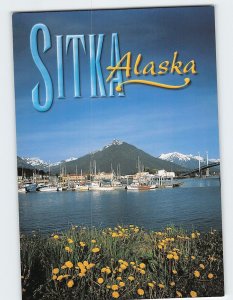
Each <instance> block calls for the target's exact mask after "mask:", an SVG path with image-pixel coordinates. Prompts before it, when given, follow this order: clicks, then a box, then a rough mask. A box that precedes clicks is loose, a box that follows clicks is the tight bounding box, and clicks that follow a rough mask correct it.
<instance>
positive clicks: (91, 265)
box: [87, 263, 95, 270]
mask: <svg viewBox="0 0 233 300" xmlns="http://www.w3.org/2000/svg"><path fill="white" fill-rule="evenodd" d="M94 266H95V264H93V263H89V265H88V266H87V270H90V269H91V268H93V267H94Z"/></svg>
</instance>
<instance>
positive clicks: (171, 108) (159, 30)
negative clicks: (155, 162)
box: [13, 6, 219, 162]
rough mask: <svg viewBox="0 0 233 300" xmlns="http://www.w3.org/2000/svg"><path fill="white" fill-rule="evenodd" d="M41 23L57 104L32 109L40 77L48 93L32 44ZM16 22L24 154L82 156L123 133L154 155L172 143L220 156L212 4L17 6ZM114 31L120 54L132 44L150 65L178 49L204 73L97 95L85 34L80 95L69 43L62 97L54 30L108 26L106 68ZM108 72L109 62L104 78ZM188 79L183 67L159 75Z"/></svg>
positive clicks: (54, 157) (17, 88) (98, 30)
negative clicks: (35, 9) (37, 9)
mask: <svg viewBox="0 0 233 300" xmlns="http://www.w3.org/2000/svg"><path fill="white" fill-rule="evenodd" d="M36 23H44V24H45V25H46V26H48V28H49V30H50V33H51V37H52V46H53V47H52V49H50V50H49V51H48V52H47V53H46V54H44V55H42V60H43V61H44V63H45V65H46V67H47V68H48V69H49V72H50V74H51V76H52V78H53V83H54V91H55V95H54V104H53V106H52V108H51V109H50V110H49V111H47V112H43V113H42V112H38V111H36V110H35V109H34V107H33V105H32V100H31V91H32V89H33V87H34V86H35V84H36V83H37V82H40V83H41V87H42V90H41V95H42V96H43V95H44V85H43V81H42V78H41V75H40V73H39V71H38V70H37V68H36V66H35V64H34V62H33V60H32V57H31V53H30V47H29V36H30V31H31V28H32V27H33V25H34V24H36ZM91 24H92V27H91ZM13 25H14V61H15V94H16V120H17V154H18V155H19V156H29V157H40V158H42V159H44V160H47V161H51V162H54V161H58V160H62V159H65V158H67V157H70V156H75V157H80V156H82V155H84V154H86V153H88V152H91V151H93V150H96V149H99V148H102V147H103V146H104V145H105V144H108V143H109V142H111V141H112V140H113V139H115V138H117V139H120V140H123V141H126V142H128V143H130V144H133V145H135V146H137V147H138V148H141V149H143V150H144V151H146V152H148V153H150V154H152V155H154V156H159V155H160V154H161V153H166V152H173V151H178V152H182V153H186V154H189V153H192V154H197V153H198V152H200V153H202V154H203V155H204V153H205V151H206V150H208V151H209V156H210V157H214V158H218V157H219V147H218V143H219V141H218V111H217V87H216V63H215V32H214V9H213V7H210V6H206V7H184V8H156V9H153V8H150V9H133V10H129V9H128V10H100V11H92V12H90V11H78V12H51V13H19V14H15V15H14V17H13ZM114 32H117V33H118V35H119V40H120V50H121V55H123V54H124V53H126V52H127V51H131V52H132V55H133V60H134V59H135V58H136V56H137V54H138V53H141V54H142V55H143V62H142V65H145V64H146V63H148V62H149V61H150V60H154V61H155V62H157V63H160V62H161V61H163V60H169V59H170V60H171V59H172V57H173V52H174V51H178V52H179V58H180V59H181V60H182V61H184V62H188V61H189V60H191V59H195V60H196V63H197V70H198V74H197V75H191V76H190V78H191V80H192V84H191V85H190V86H189V87H188V88H185V89H182V90H176V91H175V90H165V89H159V88H155V87H149V86H143V85H127V86H125V95H126V96H125V97H117V96H116V97H113V98H109V97H106V98H96V99H94V98H91V97H90V74H89V55H88V54H89V52H88V50H89V49H88V36H86V45H87V54H86V55H85V54H84V53H83V52H82V51H81V52H80V60H81V87H82V98H80V99H75V98H74V97H73V66H72V51H70V52H69V53H68V54H67V55H66V56H65V58H64V69H65V94H66V98H65V99H63V100H61V99H57V77H56V76H57V75H56V44H55V35H60V34H63V35H67V34H86V35H88V34H90V33H96V34H99V33H104V34H105V40H104V46H103V47H104V48H103V55H102V67H103V69H105V68H106V67H107V66H108V65H110V48H111V34H112V33H114ZM39 41H40V42H41V36H40V37H39ZM41 45H42V43H41ZM41 47H42V46H41ZM107 75H108V71H107V70H105V71H104V76H105V78H106V77H107ZM183 79H184V77H183V76H179V75H166V76H160V77H159V76H157V77H156V80H157V81H159V82H164V83H170V84H182V83H183ZM154 80H155V78H154ZM108 89H109V86H108V84H106V90H108Z"/></svg>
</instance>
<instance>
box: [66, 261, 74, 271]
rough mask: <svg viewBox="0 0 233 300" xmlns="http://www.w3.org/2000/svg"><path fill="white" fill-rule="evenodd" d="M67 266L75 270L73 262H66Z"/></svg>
mask: <svg viewBox="0 0 233 300" xmlns="http://www.w3.org/2000/svg"><path fill="white" fill-rule="evenodd" d="M65 266H66V267H67V268H69V269H71V268H73V266H74V265H73V264H72V262H71V261H69V260H68V261H67V262H65Z"/></svg>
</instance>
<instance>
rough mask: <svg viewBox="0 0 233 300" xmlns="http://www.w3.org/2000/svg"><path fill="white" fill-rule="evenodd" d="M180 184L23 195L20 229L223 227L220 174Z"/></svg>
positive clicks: (27, 230) (20, 202)
mask: <svg viewBox="0 0 233 300" xmlns="http://www.w3.org/2000/svg"><path fill="white" fill-rule="evenodd" d="M182 182H183V184H182V185H181V187H177V188H165V189H156V190H149V191H126V190H114V191H86V192H78V191H66V192H51V193H50V192H36V193H26V194H22V193H20V194H19V212H20V230H21V233H31V232H32V231H38V230H39V231H40V232H41V233H49V234H50V233H53V232H56V231H63V230H65V229H67V228H69V227H70V226H71V225H82V226H96V227H113V226H115V225H119V224H120V225H121V224H124V225H128V224H135V225H138V226H142V227H144V228H147V229H153V230H161V229H163V228H164V227H165V226H168V225H171V224H173V225H175V226H182V227H184V228H186V229H188V230H192V229H193V228H194V229H197V230H200V231H209V230H210V229H211V228H213V229H217V230H221V195H220V181H219V178H207V179H199V178H195V179H184V180H182Z"/></svg>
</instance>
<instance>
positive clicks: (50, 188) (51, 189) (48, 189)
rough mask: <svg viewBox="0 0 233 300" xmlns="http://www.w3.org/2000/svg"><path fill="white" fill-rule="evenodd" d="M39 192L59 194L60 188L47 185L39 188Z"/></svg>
mask: <svg viewBox="0 0 233 300" xmlns="http://www.w3.org/2000/svg"><path fill="white" fill-rule="evenodd" d="M39 192H58V187H56V186H51V185H45V186H43V187H41V188H39Z"/></svg>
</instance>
